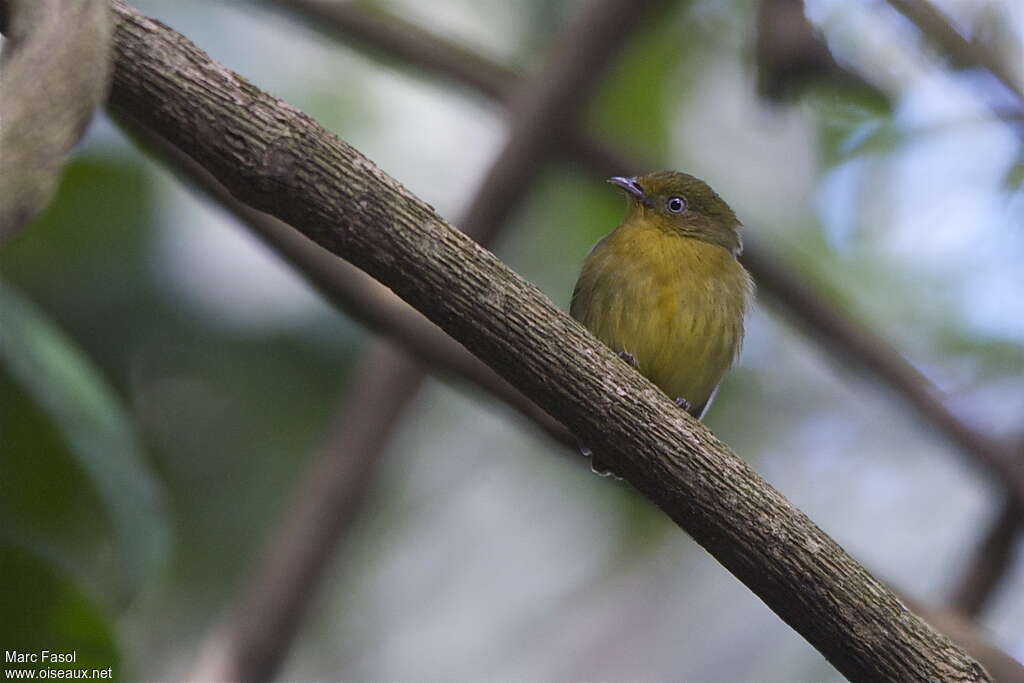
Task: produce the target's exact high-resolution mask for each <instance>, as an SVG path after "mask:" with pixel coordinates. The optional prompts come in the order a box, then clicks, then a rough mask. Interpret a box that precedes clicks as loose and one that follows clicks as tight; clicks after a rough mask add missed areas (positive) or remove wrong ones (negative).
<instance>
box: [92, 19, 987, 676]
mask: <svg viewBox="0 0 1024 683" xmlns="http://www.w3.org/2000/svg"><path fill="white" fill-rule="evenodd" d="M114 7H115V10H116V13H117V16H118V21H117V25H116V30H115V55H116V58H115V69H114V79H113V83H114V87H113V91H112V94H111V105H112V106H113V107H114V108H115V109H117V110H121V111H126V112H130V113H131V115H132V116H133V117H134V118H136V119H137V120H139V121H140V122H141V123H142V124H143V125H146V126H148V127H150V128H152V129H154V130H157V131H159V132H160V134H161V135H163V136H165V137H166V139H167V140H168V141H169V142H170V143H172V144H174V145H177V146H180V147H181V148H182V149H183V150H184V151H186V152H187V153H188V154H189V155H190V156H192V157H193V158H194V159H195V160H196V161H198V162H199V163H201V164H203V165H204V166H205V167H206V168H207V169H208V170H210V171H211V172H213V173H214V175H216V176H217V177H218V178H219V179H220V180H221V181H222V182H224V184H225V185H226V186H227V187H228V188H230V189H231V191H232V192H233V193H234V194H235V195H236V196H237V197H239V198H240V199H242V200H243V201H246V202H247V203H250V204H252V205H253V206H255V207H257V208H260V209H262V210H266V211H268V212H270V213H273V214H274V215H276V216H277V217H278V218H280V219H282V220H285V221H286V222H288V223H289V224H291V225H293V226H295V227H296V228H297V229H299V230H300V231H302V232H303V233H304V234H306V235H307V236H309V237H311V238H312V239H314V241H316V242H317V243H318V244H321V245H322V246H324V247H325V248H327V249H329V250H331V251H332V252H333V253H336V254H338V255H339V256H342V257H343V258H346V259H347V260H349V261H351V262H353V263H354V264H355V265H357V266H358V267H360V268H361V269H363V270H365V271H366V272H367V273H369V274H370V275H372V276H373V277H375V278H376V279H378V280H380V281H381V282H383V283H384V284H386V285H387V286H389V287H390V288H391V289H392V290H394V291H395V292H396V293H397V294H398V295H399V296H401V297H402V298H403V299H405V300H406V301H407V302H409V303H410V304H412V305H413V306H415V307H416V308H417V309H419V310H420V311H422V312H423V313H425V314H426V315H427V316H428V317H429V318H430V319H431V320H433V321H434V322H435V323H437V324H438V325H439V326H441V327H442V328H443V329H444V330H445V331H446V332H448V333H449V334H451V335H452V336H453V337H455V338H456V339H457V340H459V341H460V342H461V343H462V344H463V345H465V346H466V347H467V348H469V349H471V350H472V351H473V352H474V353H475V354H476V355H477V356H479V357H480V358H481V359H482V360H484V362H486V363H487V364H488V365H490V366H491V367H493V368H495V369H496V370H498V371H499V373H500V374H502V375H503V376H504V377H505V378H506V379H508V380H509V381H510V382H512V383H513V384H514V385H515V386H517V387H518V388H519V389H520V390H521V391H523V393H525V394H526V395H528V396H529V397H530V398H532V399H534V400H535V401H536V402H537V403H538V404H539V405H540V406H541V407H542V408H544V409H545V410H546V411H548V412H549V413H550V414H551V415H553V416H554V417H556V418H558V419H559V420H561V421H562V422H563V423H564V424H566V425H567V426H569V427H570V429H571V430H572V431H573V433H574V434H576V435H577V436H579V437H580V439H581V440H583V441H585V442H587V443H593V444H600V445H601V447H602V453H606V454H607V457H608V458H609V460H610V461H611V462H612V463H613V465H614V466H615V469H616V471H618V472H620V473H621V474H623V475H624V476H625V477H626V478H627V479H628V480H629V481H630V482H631V483H632V484H633V485H634V486H636V487H637V488H638V489H639V490H640V491H641V492H642V493H644V494H645V495H646V496H647V497H649V498H650V499H651V500H652V501H654V502H655V503H656V504H657V505H659V507H661V508H662V509H663V510H664V511H665V512H666V513H667V514H668V515H669V516H670V517H671V518H672V519H673V520H675V521H676V522H677V523H678V524H679V525H680V526H681V527H683V528H684V529H685V530H686V531H688V532H689V533H690V534H691V535H692V536H693V537H694V538H695V539H696V540H697V541H698V542H699V543H701V544H702V545H703V546H704V547H705V548H706V549H707V550H708V551H709V552H711V554H712V555H714V556H715V557H716V559H718V560H719V561H720V562H721V563H722V564H723V565H724V566H726V567H727V568H728V569H729V570H730V571H731V572H732V573H733V574H735V575H736V576H737V577H738V578H739V579H740V580H741V581H743V582H744V583H745V584H746V585H747V586H749V587H750V588H751V589H752V590H753V591H754V592H755V593H756V594H757V595H758V596H760V597H761V599H762V600H764V602H765V603H766V604H767V605H769V606H770V607H771V608H772V609H773V610H775V611H776V613H777V614H779V615H780V616H781V617H782V618H783V619H784V620H785V621H786V622H787V623H789V624H790V625H791V626H792V627H793V628H794V629H796V630H797V631H798V632H800V633H801V634H802V635H803V636H804V637H805V638H807V639H808V641H810V642H811V644H812V645H814V646H815V647H816V648H818V649H819V650H820V651H821V652H822V653H823V654H824V655H825V656H826V657H827V658H828V659H829V660H830V661H831V662H832V663H833V664H834V665H835V666H836V668H838V669H839V670H840V671H841V672H843V673H844V674H845V675H846V676H848V677H849V678H852V679H855V680H903V679H911V678H913V679H922V678H923V679H935V680H950V681H978V680H991V679H990V678H989V677H988V675H987V674H986V673H985V672H984V670H983V669H982V668H981V667H980V665H978V664H977V662H975V661H973V660H972V659H970V658H969V657H967V656H966V655H965V654H964V653H963V652H962V651H961V650H960V649H959V648H957V647H955V646H953V645H952V644H951V643H950V642H949V640H948V639H946V638H945V637H943V636H941V635H939V634H938V633H936V632H935V631H934V630H932V629H931V628H930V627H929V626H928V625H927V624H925V623H924V622H923V621H921V620H920V619H919V618H918V617H916V616H915V615H913V614H912V613H911V612H909V611H908V610H907V609H906V608H905V607H904V606H903V605H902V604H901V603H900V601H899V600H898V599H897V598H896V597H895V596H894V595H893V594H892V592H891V591H889V590H888V589H886V588H885V587H884V586H883V585H882V584H881V583H879V582H878V581H877V580H876V579H874V578H873V577H872V576H871V575H870V574H868V572H867V571H865V570H864V569H863V567H861V566H860V565H858V564H857V563H856V562H855V561H854V560H853V559H852V558H850V557H849V555H847V554H846V553H845V552H844V551H843V550H842V549H841V548H840V547H839V546H838V545H837V544H836V543H835V542H834V541H833V540H832V539H830V538H829V537H828V536H827V535H825V534H824V533H823V532H822V531H821V530H820V529H818V528H817V527H816V526H815V525H814V524H813V523H812V522H811V521H810V520H809V519H808V518H807V517H806V516H805V515H803V514H802V513H800V512H799V511H798V510H796V509H795V508H794V507H793V506H792V505H790V504H789V502H788V501H786V499H785V498H784V497H783V496H782V495H781V494H779V493H778V492H777V491H775V490H774V489H773V488H772V487H771V486H769V485H768V484H767V483H766V482H765V481H764V480H762V479H761V478H760V477H759V476H758V475H757V474H755V473H754V472H753V471H752V470H751V469H750V468H749V467H748V466H747V465H746V464H745V463H743V462H742V461H741V460H740V459H739V458H737V457H736V456H735V454H733V453H732V452H731V451H729V449H728V448H727V447H726V446H725V445H724V444H722V443H721V442H719V441H718V440H717V439H715V437H714V436H713V435H712V434H711V433H710V432H708V431H707V430H706V429H705V428H704V427H703V426H701V425H700V424H699V423H697V422H696V421H694V420H693V419H691V418H690V417H689V416H688V415H686V414H684V413H683V411H679V410H677V409H676V408H675V407H674V406H673V404H672V402H671V401H669V400H668V399H667V398H666V397H665V396H664V395H663V394H661V393H660V392H659V391H658V390H657V389H656V388H655V387H654V386H653V385H651V384H650V383H649V382H648V381H647V380H645V379H644V378H643V377H641V376H640V375H638V374H637V373H636V372H635V371H633V370H632V369H631V368H629V367H628V366H627V365H625V364H624V363H622V362H621V361H619V359H618V358H617V357H616V356H615V355H614V354H613V353H612V352H611V351H610V350H609V349H608V348H607V347H605V346H604V345H603V344H601V343H600V342H598V341H597V340H596V339H594V338H593V337H592V336H591V335H590V334H589V333H587V332H586V330H584V329H583V328H582V327H580V326H579V325H578V324H577V323H575V321H573V320H572V319H570V318H569V317H568V316H566V315H565V314H563V313H562V312H561V311H559V310H558V309H557V307H555V306H554V304H552V303H551V302H550V301H549V300H548V299H547V298H546V297H544V296H543V294H541V293H540V292H539V291H538V290H537V289H536V288H535V287H533V286H532V285H530V284H529V283H527V282H525V281H524V280H522V279H521V278H519V277H518V276H516V275H515V274H514V273H513V272H512V271H510V270H509V269H508V268H507V267H505V266H504V265H503V264H501V262H500V261H498V259H497V258H495V257H494V256H493V255H492V254H490V253H489V252H487V251H486V250H484V249H482V248H481V247H479V246H478V245H476V244H475V243H474V242H472V240H470V239H469V238H467V237H466V236H465V235H463V234H461V233H459V232H458V231H456V230H454V229H452V228H451V227H450V226H448V225H447V224H446V223H445V222H444V221H443V220H441V219H440V218H439V217H438V216H437V215H436V214H435V213H434V211H433V210H432V209H431V208H430V207H429V206H427V205H426V204H424V203H423V202H422V201H420V200H418V199H416V198H415V197H413V196H412V195H410V194H409V193H408V192H407V191H405V190H404V189H403V188H402V187H401V186H400V185H399V184H398V183H397V182H396V181H395V180H393V179H392V178H390V177H389V176H387V175H386V174H384V173H383V172H382V171H380V170H379V169H377V168H376V167H375V166H374V165H373V164H372V163H371V162H370V161H369V160H367V159H366V158H365V157H363V156H362V155H361V154H359V153H358V152H357V151H356V150H355V149H353V148H351V147H350V146H348V145H347V144H345V143H344V142H342V141H341V140H340V139H338V138H337V137H335V136H333V135H332V134H331V133H329V132H328V131H326V130H324V129H323V128H321V127H320V126H318V125H317V124H316V123H314V122H313V121H312V120H311V119H309V118H308V117H307V116H305V115H303V114H301V113H300V112H298V111H296V110H295V109H293V108H291V107H288V106H287V105H285V104H284V103H282V102H281V101H280V100H277V99H275V98H273V97H271V96H269V95H266V94H265V93H262V92H261V91H259V90H258V89H257V88H256V87H254V86H253V85H252V84H250V83H248V82H247V81H245V80H244V79H243V78H241V77H240V76H238V75H237V74H234V73H232V72H230V71H229V70H227V69H225V68H224V67H222V66H220V65H217V64H214V63H213V62H211V61H210V60H209V58H208V57H207V56H206V55H205V54H204V53H203V52H202V51H200V50H199V49H198V48H196V47H195V46H194V45H192V44H191V43H190V42H188V41H187V40H186V39H185V38H183V37H182V36H180V35H178V34H175V33H174V32H172V31H170V30H169V29H167V28H166V27H163V26H162V25H160V24H158V23H157V22H153V21H151V20H148V19H146V18H145V17H142V16H141V15H139V14H138V13H137V12H135V11H134V10H132V9H131V8H129V7H128V6H127V5H125V4H123V3H122V2H120V0H114Z"/></svg>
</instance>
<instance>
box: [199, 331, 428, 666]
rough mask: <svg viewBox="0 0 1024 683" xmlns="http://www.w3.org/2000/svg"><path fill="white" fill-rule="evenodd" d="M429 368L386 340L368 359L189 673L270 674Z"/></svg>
mask: <svg viewBox="0 0 1024 683" xmlns="http://www.w3.org/2000/svg"><path fill="white" fill-rule="evenodd" d="M423 378H424V374H423V372H422V368H421V367H420V366H419V364H418V363H417V362H416V361H413V360H412V359H411V358H410V357H409V356H408V355H406V354H405V353H403V352H401V351H399V350H397V349H396V348H394V347H393V346H391V345H390V344H387V343H380V344H377V345H376V346H375V348H374V350H373V352H372V353H370V354H369V355H368V356H367V357H366V358H365V359H364V361H363V363H362V364H361V368H360V370H359V373H358V375H357V386H359V387H361V391H359V392H349V394H348V400H347V401H346V405H345V410H344V412H343V415H344V418H343V420H342V422H341V423H340V424H339V425H338V427H337V428H336V430H335V431H336V433H338V434H343V435H344V441H341V442H338V441H333V440H332V442H331V443H330V444H329V446H328V448H327V449H326V452H325V453H324V454H323V456H321V457H319V458H316V460H315V461H314V462H313V464H312V467H311V468H310V469H309V470H308V471H307V472H306V475H305V476H303V477H300V481H299V482H298V486H297V487H296V489H295V490H296V492H297V493H300V494H301V495H296V496H294V497H293V501H292V505H291V506H290V507H289V508H288V509H287V510H286V511H285V514H284V515H282V523H281V525H280V528H277V529H274V533H273V534H272V536H271V537H272V539H273V541H272V543H270V544H269V545H268V546H267V548H266V550H265V553H264V555H263V557H261V558H259V560H258V561H257V562H256V563H255V564H254V566H255V567H257V568H258V572H257V575H256V576H255V577H254V579H253V582H252V585H251V586H249V587H248V589H247V590H246V592H245V599H244V600H243V601H242V602H241V603H240V604H239V606H238V608H237V611H236V612H235V613H234V614H233V615H232V616H231V618H230V620H229V621H227V622H226V623H225V624H223V625H221V626H220V627H219V628H217V629H216V630H215V632H214V633H213V634H212V635H211V637H209V638H208V640H207V642H206V644H205V645H204V647H203V650H202V653H201V656H200V660H199V662H198V663H197V667H196V669H195V671H194V672H193V674H192V675H191V676H190V677H189V680H195V681H246V682H249V681H269V680H273V678H274V676H275V675H276V673H277V671H278V669H279V668H280V666H281V664H282V662H283V661H284V659H285V657H286V655H287V654H288V651H289V646H290V645H291V642H292V640H293V639H294V637H295V634H296V632H297V631H298V629H299V627H300V625H301V623H302V618H303V616H304V615H305V612H306V610H307V608H308V606H309V603H310V601H311V600H312V599H313V597H314V595H315V593H316V590H317V588H318V587H319V585H320V580H321V578H322V577H323V575H324V573H325V572H326V571H327V568H328V567H329V565H330V562H331V560H332V559H333V558H334V556H335V553H336V550H337V547H338V542H339V540H340V539H341V538H343V537H344V532H345V530H346V529H348V527H349V525H350V522H351V520H352V518H353V517H354V516H355V513H356V511H357V510H358V509H359V508H360V506H361V503H362V501H363V498H364V496H365V494H366V489H367V486H366V484H367V481H368V480H369V478H370V477H371V475H372V473H373V471H374V469H375V466H376V464H377V461H378V459H379V458H378V455H379V454H380V452H381V451H382V450H383V448H384V446H385V444H386V443H387V441H388V440H389V439H390V436H391V427H392V425H393V424H394V423H395V421H396V420H398V419H399V418H400V416H401V415H402V414H403V413H404V412H405V410H406V408H407V407H408V406H409V405H410V404H411V403H412V402H413V400H414V399H415V397H416V394H417V392H418V390H419V388H420V386H421V385H422V383H423Z"/></svg>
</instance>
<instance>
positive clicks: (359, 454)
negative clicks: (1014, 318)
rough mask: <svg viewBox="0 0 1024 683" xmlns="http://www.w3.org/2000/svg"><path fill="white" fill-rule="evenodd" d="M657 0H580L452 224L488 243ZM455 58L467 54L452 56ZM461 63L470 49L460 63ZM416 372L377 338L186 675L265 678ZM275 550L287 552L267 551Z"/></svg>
mask: <svg viewBox="0 0 1024 683" xmlns="http://www.w3.org/2000/svg"><path fill="white" fill-rule="evenodd" d="M658 4H659V3H658V2H643V3H637V2H634V1H633V0H591V2H590V3H589V4H588V5H587V7H586V9H585V10H584V12H583V14H582V16H581V17H580V18H579V19H578V20H577V21H575V22H573V23H572V24H571V25H570V26H569V27H567V29H566V32H565V35H564V36H563V37H562V38H561V40H559V41H558V43H557V45H556V48H555V50H554V52H553V56H552V58H551V62H550V64H549V65H548V66H547V67H545V68H543V69H541V70H540V71H539V72H538V73H537V75H536V76H535V77H534V78H533V79H527V80H524V81H522V82H521V83H520V84H519V85H518V86H517V88H516V90H515V91H513V92H511V93H510V96H509V99H508V101H509V106H510V108H511V110H512V122H511V126H510V132H509V135H508V139H507V141H506V143H505V146H504V147H503V149H502V151H501V152H500V153H499V155H498V156H497V158H496V159H495V161H494V163H493V164H492V165H491V167H490V169H489V170H488V172H487V173H486V174H485V176H484V179H483V181H482V182H481V185H480V187H479V189H478V190H477V192H476V194H475V195H474V197H473V199H472V201H471V202H470V204H469V208H468V209H467V210H466V212H465V215H464V216H463V218H462V219H461V220H460V221H459V225H460V227H461V229H462V231H463V232H464V233H465V234H467V235H469V236H470V237H472V238H473V239H475V240H477V241H478V242H480V243H481V244H483V245H484V246H487V245H490V244H492V243H493V242H494V240H495V239H496V237H497V236H498V234H499V232H500V230H501V228H502V227H503V226H504V225H505V222H506V219H507V217H508V215H509V214H510V213H511V212H512V211H513V210H514V209H515V207H516V205H517V204H518V203H519V201H520V199H521V198H522V196H523V195H524V194H525V193H526V192H527V190H528V188H529V186H530V184H531V182H532V181H533V180H534V179H535V178H536V177H537V176H538V174H539V170H540V167H541V166H542V165H543V164H544V162H545V161H546V159H547V157H548V155H549V153H550V150H551V149H552V148H554V147H555V146H556V142H557V140H558V139H559V137H560V136H561V135H562V134H563V132H564V131H567V130H571V129H572V127H573V126H574V125H575V124H576V121H577V120H578V118H579V116H580V113H581V112H582V111H583V110H584V109H585V108H586V105H587V104H588V102H589V100H590V97H591V96H592V93H593V91H594V89H595V88H596V86H597V85H598V84H599V83H600V82H601V76H602V75H603V73H604V71H605V69H606V68H607V66H608V64H609V63H610V62H611V60H612V59H613V58H614V56H615V55H616V53H617V52H618V51H619V50H620V49H621V48H622V46H623V45H624V44H625V42H626V40H627V39H628V37H629V36H630V35H631V33H632V31H633V29H635V28H636V27H638V26H639V25H640V24H641V19H643V18H644V17H645V16H646V15H649V14H650V12H651V11H652V10H653V9H654V7H655V6H656V5H658ZM343 11H344V9H343ZM359 25H360V26H366V24H365V23H364V24H359ZM407 35H410V36H413V35H415V33H414V32H409V33H408V34H407ZM418 44H419V45H423V42H422V41H420V42H419V43H418ZM437 53H440V54H445V53H446V50H445V49H438V50H437ZM462 59H463V61H465V60H466V59H467V58H466V57H465V55H464V54H463V55H462ZM472 63H473V62H472V59H471V58H470V59H469V62H468V64H470V65H472ZM464 73H466V74H474V75H476V76H477V77H478V76H479V69H475V68H473V67H472V66H469V67H468V68H467V69H466V71H465V72H464ZM414 343H416V342H414ZM425 378H426V373H425V370H424V368H422V367H420V366H419V365H418V364H414V363H410V362H409V361H408V360H407V359H406V358H405V357H404V356H403V355H402V353H401V352H399V351H397V350H396V349H395V348H394V347H393V346H392V345H391V344H389V343H386V342H379V343H378V346H377V347H376V348H375V349H374V350H372V351H371V352H370V353H369V360H368V362H367V364H366V366H365V367H364V371H363V372H362V373H361V379H360V381H358V382H357V383H356V385H355V386H354V387H353V388H352V389H350V390H349V393H348V396H347V398H346V405H347V406H348V407H347V408H346V409H345V410H346V417H345V418H344V419H342V420H340V421H339V427H338V429H337V430H335V431H333V432H332V433H331V434H330V435H329V436H328V438H327V440H326V441H327V443H326V445H325V447H324V450H325V455H324V456H323V457H322V458H320V459H319V461H317V462H315V463H314V464H313V467H312V470H311V472H310V473H309V475H308V477H307V478H306V479H305V481H301V482H300V483H299V486H298V487H297V489H296V491H295V496H294V498H295V501H296V504H295V506H293V507H292V508H290V510H289V512H288V519H287V520H286V521H285V522H284V525H283V528H284V532H283V533H279V534H278V535H276V536H275V539H274V540H272V541H271V542H270V546H269V549H268V551H267V553H266V557H267V558H269V562H268V563H267V564H264V565H263V566H261V567H260V568H259V569H258V570H257V577H256V579H255V581H254V583H253V585H252V587H251V589H250V590H249V591H247V592H246V594H245V597H244V598H243V603H242V605H241V607H240V609H239V612H238V615H237V616H236V617H235V618H233V619H232V620H231V622H230V623H229V624H228V625H227V626H226V627H225V628H224V629H223V631H218V632H217V633H216V634H215V635H214V637H213V639H212V640H211V642H210V643H209V644H208V645H207V646H206V648H205V652H207V653H211V654H204V655H203V659H204V661H203V662H201V663H200V665H199V668H198V669H197V671H196V673H195V678H197V679H199V680H204V679H209V680H235V679H237V680H246V681H249V680H253V681H265V680H270V679H272V678H273V677H274V675H275V673H276V672H277V670H278V668H279V667H280V664H281V662H282V661H283V660H284V658H285V656H286V654H287V652H288V650H289V648H290V645H291V641H292V638H293V637H294V634H295V631H296V630H297V628H298V624H299V620H300V619H301V617H302V615H303V614H304V613H305V611H306V607H307V604H308V601H309V600H310V598H311V597H312V595H313V594H314V592H315V589H316V585H317V583H318V579H319V577H320V576H321V575H322V574H323V571H324V567H325V565H326V564H327V562H328V561H329V560H330V559H331V558H332V557H333V549H334V548H335V547H336V546H337V544H338V542H339V541H340V540H341V538H342V534H343V532H344V530H346V529H347V528H348V526H349V524H350V521H351V519H352V516H353V513H354V511H355V510H356V507H357V506H356V505H355V504H354V502H353V500H354V499H356V498H357V497H359V496H361V494H362V492H363V491H364V490H365V488H366V486H367V484H368V480H369V478H370V476H371V475H372V473H373V471H374V469H373V467H374V464H375V463H376V462H378V461H379V460H380V458H381V456H382V454H383V452H384V448H385V446H386V444H387V442H388V437H389V435H390V434H392V432H393V431H394V429H395V427H396V425H397V424H398V422H399V421H400V420H401V418H402V416H403V414H404V412H405V411H404V409H405V407H406V406H408V405H410V403H411V402H412V400H413V399H414V397H415V396H416V393H417V392H418V391H419V389H420V387H421V385H422V384H423V381H424V380H425ZM353 408H355V410H353ZM533 412H535V410H534V411H533ZM340 463H347V464H345V465H344V466H342V465H340ZM296 539H299V542H298V544H297V543H296ZM282 557H286V558H288V559H287V561H286V562H284V563H282V561H280V560H279V559H277V558H282ZM207 662H213V664H212V665H211V664H208V663H207Z"/></svg>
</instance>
